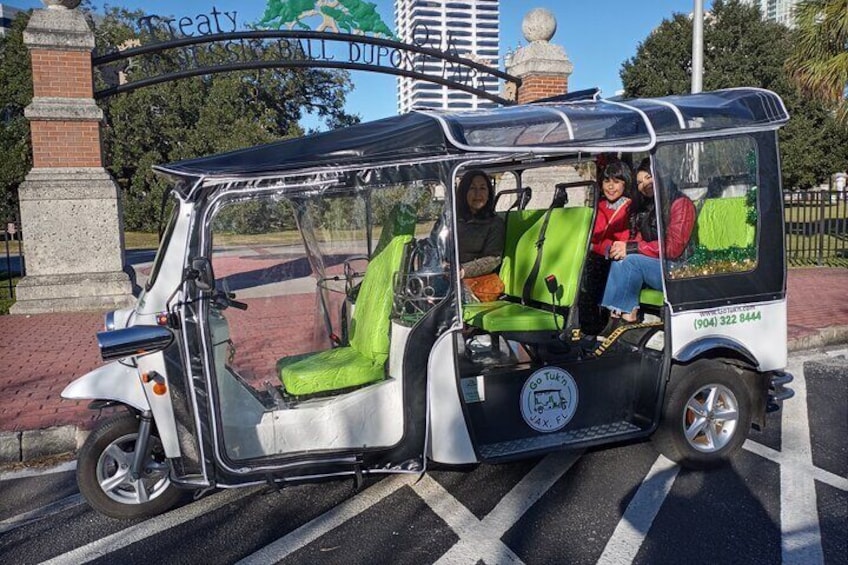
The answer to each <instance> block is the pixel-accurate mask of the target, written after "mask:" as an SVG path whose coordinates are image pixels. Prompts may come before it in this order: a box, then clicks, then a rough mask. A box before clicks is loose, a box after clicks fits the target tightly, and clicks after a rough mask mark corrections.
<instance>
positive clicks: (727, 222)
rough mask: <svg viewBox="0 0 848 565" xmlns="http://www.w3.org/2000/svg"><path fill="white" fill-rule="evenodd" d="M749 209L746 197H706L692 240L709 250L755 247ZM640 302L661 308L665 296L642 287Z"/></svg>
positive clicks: (696, 221) (753, 228) (657, 291)
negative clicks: (749, 221)
mask: <svg viewBox="0 0 848 565" xmlns="http://www.w3.org/2000/svg"><path fill="white" fill-rule="evenodd" d="M748 210H749V207H748V203H747V201H746V198H745V197H744V196H733V197H729V198H707V199H706V200H704V203H703V205H702V206H701V211H700V212H698V218H697V219H696V220H695V229H694V236H693V237H695V238H696V241H697V242H698V244H699V245H702V246H703V247H705V248H706V249H708V250H710V251H715V250H717V249H728V248H731V247H739V248H745V247H748V246H749V245H753V244H754V236H755V234H756V228H755V227H754V226H753V225H751V224H749V223H748ZM639 302H640V303H641V304H645V305H648V306H656V307H658V308H661V307H662V305H663V303H664V302H663V293H662V291H661V290H654V289H653V288H643V289H642V292H641V293H640V294H639Z"/></svg>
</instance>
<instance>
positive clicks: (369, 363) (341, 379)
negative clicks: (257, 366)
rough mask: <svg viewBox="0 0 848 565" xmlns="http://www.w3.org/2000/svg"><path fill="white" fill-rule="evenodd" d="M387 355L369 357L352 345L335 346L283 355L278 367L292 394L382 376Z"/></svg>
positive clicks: (295, 394)
mask: <svg viewBox="0 0 848 565" xmlns="http://www.w3.org/2000/svg"><path fill="white" fill-rule="evenodd" d="M387 358H388V355H380V356H377V357H376V358H375V359H373V360H372V359H368V358H367V357H365V356H364V355H362V354H361V353H359V352H358V351H357V350H355V349H354V348H352V347H338V348H336V349H329V350H327V351H319V352H318V353H315V354H311V355H298V356H294V357H285V358H283V359H280V360H279V361H278V362H277V371H279V372H280V376H281V378H282V380H283V382H284V383H285V385H286V392H287V393H289V394H292V395H294V396H303V395H306V394H315V393H318V392H324V391H328V390H340V389H345V388H350V387H355V386H361V385H365V384H368V383H373V382H376V381H379V380H382V379H383V372H384V366H385V363H386V359H387Z"/></svg>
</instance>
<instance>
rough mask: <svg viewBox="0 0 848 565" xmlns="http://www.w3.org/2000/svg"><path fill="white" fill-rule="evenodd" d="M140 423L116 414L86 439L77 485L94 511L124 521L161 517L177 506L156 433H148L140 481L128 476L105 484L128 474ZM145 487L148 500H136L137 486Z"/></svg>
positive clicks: (80, 452)
mask: <svg viewBox="0 0 848 565" xmlns="http://www.w3.org/2000/svg"><path fill="white" fill-rule="evenodd" d="M138 427H139V420H138V418H136V417H135V416H134V415H133V414H116V415H115V416H112V417H111V418H109V419H108V420H106V421H104V422H103V423H102V424H101V425H100V426H99V427H97V428H96V429H95V430H94V431H93V432H91V434H90V435H89V436H88V439H87V440H86V441H85V444H83V446H82V448H80V451H79V455H78V459H77V485H79V489H80V492H81V493H82V495H83V497H85V500H86V501H87V502H88V503H89V505H91V507H92V508H94V509H95V510H96V511H97V512H100V513H101V514H105V515H106V516H110V517H112V518H119V519H123V520H128V519H133V518H146V517H149V516H154V515H156V514H161V513H163V512H165V511H167V510H169V509H170V508H171V507H173V506H174V504H176V503H177V502H178V501H179V499H180V497H181V492H180V491H179V490H178V489H177V488H176V487H175V486H174V485H173V484H171V481H170V478H169V475H168V473H169V464H168V461H167V460H166V459H165V454H164V452H163V450H162V442H161V441H160V440H159V437H158V435H157V434H156V432H155V430H154V431H153V432H152V433H151V436H150V444H149V452H150V455H149V457H148V459H147V462H146V464H145V468H144V470H143V477H142V478H141V479H140V480H139V481H132V480H131V478H130V477H129V474H127V475H126V479H125V480H123V481H120V482H117V483H116V484H114V485H113V486H112V485H107V484H104V483H108V482H109V480H110V479H115V478H117V477H118V474H119V473H128V471H129V469H128V466H129V464H131V463H132V458H133V453H134V448H135V442H136V439H137V438H138ZM139 483H141V484H142V485H144V487H145V493H147V496H148V497H149V498H148V499H147V500H146V501H142V500H139V498H138V496H137V485H138V484H139Z"/></svg>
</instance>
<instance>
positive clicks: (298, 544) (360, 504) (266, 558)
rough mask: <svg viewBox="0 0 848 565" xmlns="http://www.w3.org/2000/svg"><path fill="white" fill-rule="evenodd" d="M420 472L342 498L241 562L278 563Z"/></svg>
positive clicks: (378, 500)
mask: <svg viewBox="0 0 848 565" xmlns="http://www.w3.org/2000/svg"><path fill="white" fill-rule="evenodd" d="M417 477H418V475H394V476H392V477H389V478H387V479H383V480H382V481H380V482H379V483H377V484H376V485H374V486H371V487H369V488H367V489H365V490H364V491H362V492H360V493H359V494H357V495H356V496H354V497H353V498H349V499H348V500H346V501H344V502H342V503H341V504H339V505H338V506H336V507H335V508H333V509H332V510H330V511H328V512H326V513H324V514H322V515H321V516H318V517H317V518H315V519H313V520H310V521H309V522H307V523H305V524H304V525H302V526H301V527H299V528H298V529H296V530H294V531H292V532H289V533H288V534H286V535H285V536H283V537H281V538H280V539H278V540H277V541H275V542H273V543H271V544H269V545H266V546H265V547H263V548H262V549H260V550H259V551H257V552H256V553H254V554H252V555H249V556H247V557H245V558H244V559H242V560H241V561H239V562H238V563H239V564H242V565H246V564H254V563H255V564H261V565H265V564H266V563H276V562H278V561H280V560H282V559H283V558H285V557H286V556H287V555H289V554H291V553H294V552H295V551H297V550H298V549H300V548H302V547H304V546H306V545H308V544H310V543H312V542H313V541H315V540H316V539H318V538H320V537H321V536H323V535H324V534H326V533H327V532H329V531H330V530H333V529H335V528H337V527H339V526H341V525H342V524H344V523H345V522H347V521H348V520H350V519H352V518H355V517H356V516H358V515H359V514H361V513H362V512H365V511H366V510H368V509H369V508H371V507H372V506H374V505H375V504H377V503H378V502H380V501H381V500H383V499H384V498H386V497H387V496H389V495H390V494H392V493H393V492H395V491H396V490H398V489H399V488H401V487H403V486H406V485H409V484H412V483H413V482H414V481H415V480H416V479H417Z"/></svg>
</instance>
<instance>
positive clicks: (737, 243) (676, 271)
mask: <svg viewBox="0 0 848 565" xmlns="http://www.w3.org/2000/svg"><path fill="white" fill-rule="evenodd" d="M656 166H657V172H658V174H659V175H660V178H661V184H662V187H663V190H664V196H665V198H664V203H663V213H662V219H663V222H664V233H665V234H666V237H665V245H666V261H665V266H664V268H665V272H666V276H667V277H668V278H671V279H683V278H693V277H702V276H710V275H719V274H724V273H738V272H747V271H751V270H753V269H755V268H756V266H757V241H758V237H757V233H758V230H759V209H758V203H757V191H758V186H759V178H758V158H757V146H756V143H755V141H754V140H753V139H752V138H750V137H747V136H743V137H733V138H727V139H717V140H710V141H703V142H698V143H681V144H674V145H668V146H664V147H661V148H659V149H658V150H657V154H656ZM679 199H688V200H689V201H691V203H692V205H693V207H694V213H695V221H694V225H693V226H692V229H691V234H690V235H689V238H688V241H677V242H676V243H675V242H673V241H672V240H673V239H674V238H675V237H678V239H679V238H680V237H681V231H686V230H685V229H684V230H681V229H680V225H679V217H680V215H679V214H676V213H675V212H680V210H682V209H684V208H685V207H686V206H687V204H686V203H685V200H681V201H679V202H676V201H677V200H679ZM690 209H691V208H690ZM684 235H685V234H684ZM673 245H676V246H677V247H680V249H681V251H680V254H679V255H678V256H676V257H671V256H670V254H669V253H668V250H669V249H670V248H671V246H673Z"/></svg>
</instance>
